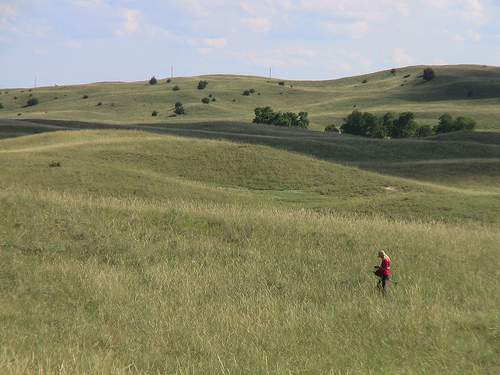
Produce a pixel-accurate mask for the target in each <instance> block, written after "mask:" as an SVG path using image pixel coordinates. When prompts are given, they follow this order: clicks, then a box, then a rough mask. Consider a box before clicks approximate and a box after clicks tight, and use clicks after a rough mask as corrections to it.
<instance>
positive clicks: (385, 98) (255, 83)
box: [0, 65, 500, 131]
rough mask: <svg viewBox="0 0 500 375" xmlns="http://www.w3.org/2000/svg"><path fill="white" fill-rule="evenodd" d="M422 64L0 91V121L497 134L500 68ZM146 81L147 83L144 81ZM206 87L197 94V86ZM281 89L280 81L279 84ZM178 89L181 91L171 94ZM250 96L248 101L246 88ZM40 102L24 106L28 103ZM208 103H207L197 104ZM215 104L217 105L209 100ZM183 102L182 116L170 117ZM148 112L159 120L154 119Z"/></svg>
mask: <svg viewBox="0 0 500 375" xmlns="http://www.w3.org/2000/svg"><path fill="white" fill-rule="evenodd" d="M424 68H425V67H424V66H413V67H407V68H400V69H397V70H396V73H395V74H392V73H391V71H382V72H376V73H372V74H366V75H363V76H356V77H348V78H343V79H336V80H329V81H282V80H279V79H271V80H270V79H269V78H264V77H252V76H229V75H209V76H200V77H175V78H173V79H172V80H171V81H170V82H167V81H168V80H167V79H159V80H158V83H157V84H156V85H150V84H149V83H148V81H147V80H146V81H143V82H134V83H123V82H105V83H93V84H88V85H80V86H54V87H39V88H34V89H28V88H24V89H2V90H0V103H2V104H3V107H4V108H3V109H0V117H2V118H9V119H12V118H20V119H34V118H36V119H40V118H41V119H51V120H53V119H59V120H77V121H84V122H101V123H165V122H166V123H182V122H197V121H224V120H225V121H241V122H251V121H252V119H253V118H254V109H255V108H256V107H263V106H271V107H272V108H273V109H274V110H275V111H285V112H287V111H290V112H294V113H298V112H299V111H307V112H308V113H309V118H310V120H311V125H310V129H311V130H324V128H325V127H326V126H327V125H330V124H332V123H333V124H336V125H337V126H340V125H341V124H342V119H343V118H344V117H346V116H347V115H348V114H350V113H351V112H352V111H353V110H354V109H357V110H359V111H367V112H371V113H373V114H376V115H382V114H384V113H386V112H388V111H393V112H395V113H401V112H406V111H411V112H413V113H415V115H416V120H417V122H418V123H419V124H421V125H424V124H427V125H431V126H433V125H436V124H437V122H438V119H439V117H440V116H441V115H442V114H444V113H450V114H451V115H453V116H454V117H456V116H459V115H462V116H467V117H471V118H473V119H474V120H476V121H477V123H478V129H480V130H489V131H491V130H495V131H498V130H500V109H499V108H500V106H499V100H500V99H499V98H500V68H498V67H487V66H471V65H463V66H462V65H460V66H436V67H433V69H434V71H435V73H436V78H435V79H433V80H432V81H430V82H425V81H424V80H423V78H422V74H423V69H424ZM145 79H149V77H145ZM199 81H207V82H208V84H207V87H206V88H205V89H203V90H198V88H197V86H198V82H199ZM280 83H283V84H282V85H280ZM175 86H178V87H179V89H180V90H178V91H174V90H173V88H174V87H175ZM250 89H253V90H254V93H252V94H250V95H248V96H245V95H243V93H244V91H245V90H250ZM30 98H36V99H38V100H39V104H38V105H35V106H32V107H25V105H26V103H27V101H28V99H30ZM203 98H209V100H210V102H209V104H203V103H202V101H201V100H202V99H203ZM212 100H214V101H212ZM178 101H180V102H182V103H183V105H184V107H185V109H186V111H187V114H186V115H185V116H173V115H174V113H173V109H174V104H175V103H176V102H178ZM153 111H157V112H158V113H159V115H158V116H156V117H153V116H151V114H152V112H153Z"/></svg>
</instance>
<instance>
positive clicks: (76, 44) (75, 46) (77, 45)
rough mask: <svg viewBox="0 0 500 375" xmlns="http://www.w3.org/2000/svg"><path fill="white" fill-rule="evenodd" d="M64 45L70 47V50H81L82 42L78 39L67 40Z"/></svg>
mask: <svg viewBox="0 0 500 375" xmlns="http://www.w3.org/2000/svg"><path fill="white" fill-rule="evenodd" d="M64 45H65V46H66V47H67V48H69V49H72V50H81V49H83V44H82V42H80V41H78V40H68V41H66V42H65V43H64Z"/></svg>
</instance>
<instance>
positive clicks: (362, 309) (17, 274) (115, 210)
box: [0, 184, 500, 374]
mask: <svg viewBox="0 0 500 375" xmlns="http://www.w3.org/2000/svg"><path fill="white" fill-rule="evenodd" d="M0 203H1V204H0V210H1V216H0V217H1V219H0V226H1V228H2V232H1V236H0V246H1V251H2V252H1V254H2V255H1V258H0V262H1V263H0V285H1V290H2V294H1V299H0V301H1V302H0V309H1V310H0V321H1V325H2V330H1V333H0V340H1V341H0V342H1V351H0V368H1V369H2V373H5V374H21V373H23V374H40V373H42V374H70V373H71V374H171V373H178V374H221V373H222V374H244V373H248V374H290V373H297V374H298V373H309V374H318V373H321V374H323V373H325V374H328V373H331V374H347V373H349V374H351V373H356V374H375V373H378V372H380V369H381V368H383V369H384V371H385V372H387V373H393V374H397V373H401V374H403V373H404V374H417V373H418V374H420V373H442V372H444V371H447V372H450V373H478V372H479V373H481V372H482V373H488V372H492V371H494V369H495V368H498V366H500V360H499V355H498V343H499V341H498V340H499V333H500V316H499V315H498V305H499V302H500V301H499V297H498V296H499V295H500V293H499V292H500V278H499V277H498V276H499V271H498V269H499V267H498V266H499V264H498V259H499V258H498V255H499V253H498V251H499V250H498V243H500V234H499V233H498V230H497V229H495V228H492V227H487V226H481V225H477V224H472V223H470V224H464V223H462V224H460V225H452V224H443V223H440V222H437V221H436V222H434V223H432V222H418V221H408V220H406V221H405V220H400V221H398V220H389V219H384V218H377V217H370V218H366V217H364V216H362V215H349V214H343V215H342V214H320V213H316V212H313V211H310V210H301V209H294V208H285V207H279V206H276V205H266V204H262V203H259V201H258V200H257V201H255V203H253V204H249V203H248V202H246V201H244V202H238V201H226V202H222V201H219V202H210V201H199V200H196V199H189V198H184V199H183V198H179V199H175V198H169V199H164V200H160V201H156V200H151V199H138V198H127V197H110V196H108V197H106V196H104V197H102V196H99V195H96V194H89V193H82V194H74V193H71V192H68V191H66V192H60V191H55V190H51V189H48V190H47V189H45V190H44V189H38V190H32V189H29V188H26V189H23V188H21V187H19V186H14V185H13V186H6V184H5V185H4V189H3V190H2V191H1V193H0ZM380 249H383V250H385V251H387V253H388V254H389V255H390V256H391V258H392V260H393V278H394V279H395V280H397V281H398V284H397V285H393V284H390V285H389V293H388V295H387V296H385V297H384V296H382V295H380V294H379V293H378V292H377V291H376V290H375V288H374V286H375V282H376V279H375V277H374V276H373V275H372V273H371V271H372V269H373V266H374V265H375V264H378V262H379V259H377V258H376V254H377V252H378V251H379V250H380Z"/></svg>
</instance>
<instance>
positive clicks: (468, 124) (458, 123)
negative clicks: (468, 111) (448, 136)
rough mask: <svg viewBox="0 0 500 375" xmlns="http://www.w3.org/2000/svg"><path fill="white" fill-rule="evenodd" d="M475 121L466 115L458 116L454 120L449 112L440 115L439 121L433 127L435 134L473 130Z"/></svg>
mask: <svg viewBox="0 0 500 375" xmlns="http://www.w3.org/2000/svg"><path fill="white" fill-rule="evenodd" d="M476 125H477V124H476V122H475V121H474V120H472V119H471V118H468V117H463V116H458V117H457V118H456V120H453V117H452V116H451V115H450V114H449V113H445V114H443V115H441V117H440V118H439V123H438V125H436V126H435V127H434V129H433V130H434V132H435V133H436V134H443V133H449V132H453V131H460V130H474V129H475V127H476Z"/></svg>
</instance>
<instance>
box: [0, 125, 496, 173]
mask: <svg viewBox="0 0 500 375" xmlns="http://www.w3.org/2000/svg"><path fill="white" fill-rule="evenodd" d="M82 129H108V130H109V129H124V130H140V131H146V132H151V133H158V134H168V135H174V136H181V137H191V138H198V139H211V140H226V141H230V142H238V143H248V144H257V145H264V146H269V147H273V148H277V149H281V150H285V151H290V152H295V153H299V154H304V155H308V156H312V157H315V158H317V159H321V160H326V161H331V162H335V163H341V164H347V165H352V166H357V167H360V168H361V169H366V170H371V171H375V172H377V171H378V172H382V173H384V172H385V173H387V172H389V174H397V175H400V176H401V174H400V173H396V172H395V171H394V170H393V171H392V172H390V171H389V170H392V167H391V168H389V169H388V168H384V165H389V164H391V163H401V164H402V165H403V164H404V165H405V167H404V168H401V171H403V170H408V168H409V169H411V165H410V166H408V165H409V164H411V163H415V166H414V168H422V164H421V162H423V163H425V162H433V163H436V162H442V163H446V164H450V165H451V164H453V163H450V162H458V163H460V161H464V160H474V161H481V160H488V161H490V162H491V161H493V162H495V163H500V133H494V132H456V133H449V134H444V135H440V136H435V137H430V138H423V139H369V138H363V137H357V136H349V135H344V134H338V133H331V132H319V131H312V130H306V129H295V128H286V127H277V126H271V125H262V124H253V123H242V122H222V121H213V122H200V123H177V124H122V125H110V124H101V123H85V122H76V121H60V120H25V121H19V120H2V119H0V138H8V137H18V136H23V135H29V134H37V133H42V132H51V131H62V130H82ZM424 165H425V164H424ZM404 175H408V176H410V175H413V173H412V172H411V171H409V170H408V171H407V172H406V173H403V176H404Z"/></svg>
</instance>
